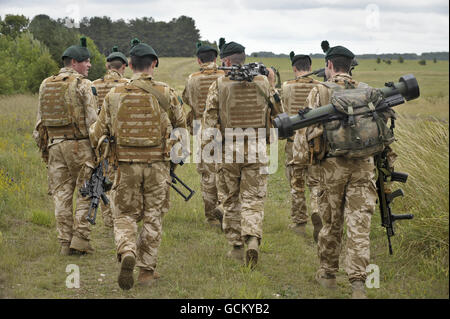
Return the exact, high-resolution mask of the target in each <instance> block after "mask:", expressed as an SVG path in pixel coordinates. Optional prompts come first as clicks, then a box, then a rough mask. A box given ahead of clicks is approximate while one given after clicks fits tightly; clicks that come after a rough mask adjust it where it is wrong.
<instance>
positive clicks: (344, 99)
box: [324, 82, 394, 158]
mask: <svg viewBox="0 0 450 319" xmlns="http://www.w3.org/2000/svg"><path fill="white" fill-rule="evenodd" d="M324 85H325V86H327V87H328V88H331V89H332V94H331V103H332V104H333V105H334V107H335V108H336V110H337V111H338V112H340V113H343V114H345V115H346V117H345V120H333V121H331V122H328V123H326V124H324V131H325V132H324V136H325V138H326V141H327V144H328V146H329V151H328V156H343V157H346V158H363V157H367V156H371V155H374V154H377V153H379V152H381V151H383V149H384V148H385V147H386V146H387V145H389V144H391V143H392V142H393V141H394V134H393V132H392V130H391V129H390V128H388V126H387V123H386V121H385V114H381V113H379V112H377V111H375V109H376V107H377V106H378V104H379V103H380V102H381V101H382V100H383V96H382V94H381V92H380V91H379V90H378V89H374V88H371V87H370V86H368V85H367V84H365V83H359V84H358V86H357V87H353V88H351V87H350V88H348V89H345V88H342V87H341V86H340V85H338V84H336V83H329V82H327V83H324Z"/></svg>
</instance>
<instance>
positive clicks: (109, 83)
mask: <svg viewBox="0 0 450 319" xmlns="http://www.w3.org/2000/svg"><path fill="white" fill-rule="evenodd" d="M127 82H128V80H127V79H126V78H123V77H120V76H119V75H118V74H114V73H111V74H109V73H108V74H107V75H105V76H104V77H103V78H101V79H97V80H95V81H94V82H92V84H93V85H94V86H95V88H96V90H97V98H98V103H97V105H98V108H99V110H100V109H101V107H102V105H103V100H104V99H105V96H106V94H108V92H109V91H110V90H111V89H112V88H113V87H116V86H118V85H119V84H124V83H127Z"/></svg>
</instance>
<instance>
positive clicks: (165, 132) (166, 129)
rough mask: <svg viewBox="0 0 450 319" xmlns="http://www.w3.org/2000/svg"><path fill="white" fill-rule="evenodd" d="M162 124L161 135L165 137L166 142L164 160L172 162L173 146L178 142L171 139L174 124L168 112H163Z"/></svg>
mask: <svg viewBox="0 0 450 319" xmlns="http://www.w3.org/2000/svg"><path fill="white" fill-rule="evenodd" d="M160 122H161V135H162V136H163V141H165V145H164V150H163V153H164V159H165V160H167V161H168V160H170V150H171V149H172V146H173V145H174V143H175V142H176V141H175V140H171V139H170V134H171V133H172V129H173V127H172V124H171V123H170V120H169V115H168V114H167V113H166V112H161V117H160Z"/></svg>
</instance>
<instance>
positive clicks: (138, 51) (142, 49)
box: [130, 38, 159, 67]
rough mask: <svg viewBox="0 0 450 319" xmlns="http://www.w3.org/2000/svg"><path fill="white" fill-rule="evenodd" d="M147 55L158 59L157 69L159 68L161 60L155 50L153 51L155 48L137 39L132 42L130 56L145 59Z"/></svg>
mask: <svg viewBox="0 0 450 319" xmlns="http://www.w3.org/2000/svg"><path fill="white" fill-rule="evenodd" d="M146 55H151V56H154V57H155V58H156V67H158V64H159V59H158V55H157V54H156V52H155V50H153V48H152V47H151V46H150V45H148V44H146V43H143V42H141V41H140V40H139V39H137V38H134V39H133V40H131V50H130V56H137V57H143V56H146Z"/></svg>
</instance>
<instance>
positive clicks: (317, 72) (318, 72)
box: [302, 68, 326, 81]
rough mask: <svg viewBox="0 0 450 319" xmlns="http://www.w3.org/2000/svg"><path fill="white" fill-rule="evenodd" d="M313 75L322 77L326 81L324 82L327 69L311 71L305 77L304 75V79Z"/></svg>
mask: <svg viewBox="0 0 450 319" xmlns="http://www.w3.org/2000/svg"><path fill="white" fill-rule="evenodd" d="M311 75H315V76H318V77H321V78H323V79H324V81H326V76H325V68H321V69H317V70H314V71H311V72H309V73H307V74H304V75H302V78H305V77H307V76H311Z"/></svg>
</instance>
